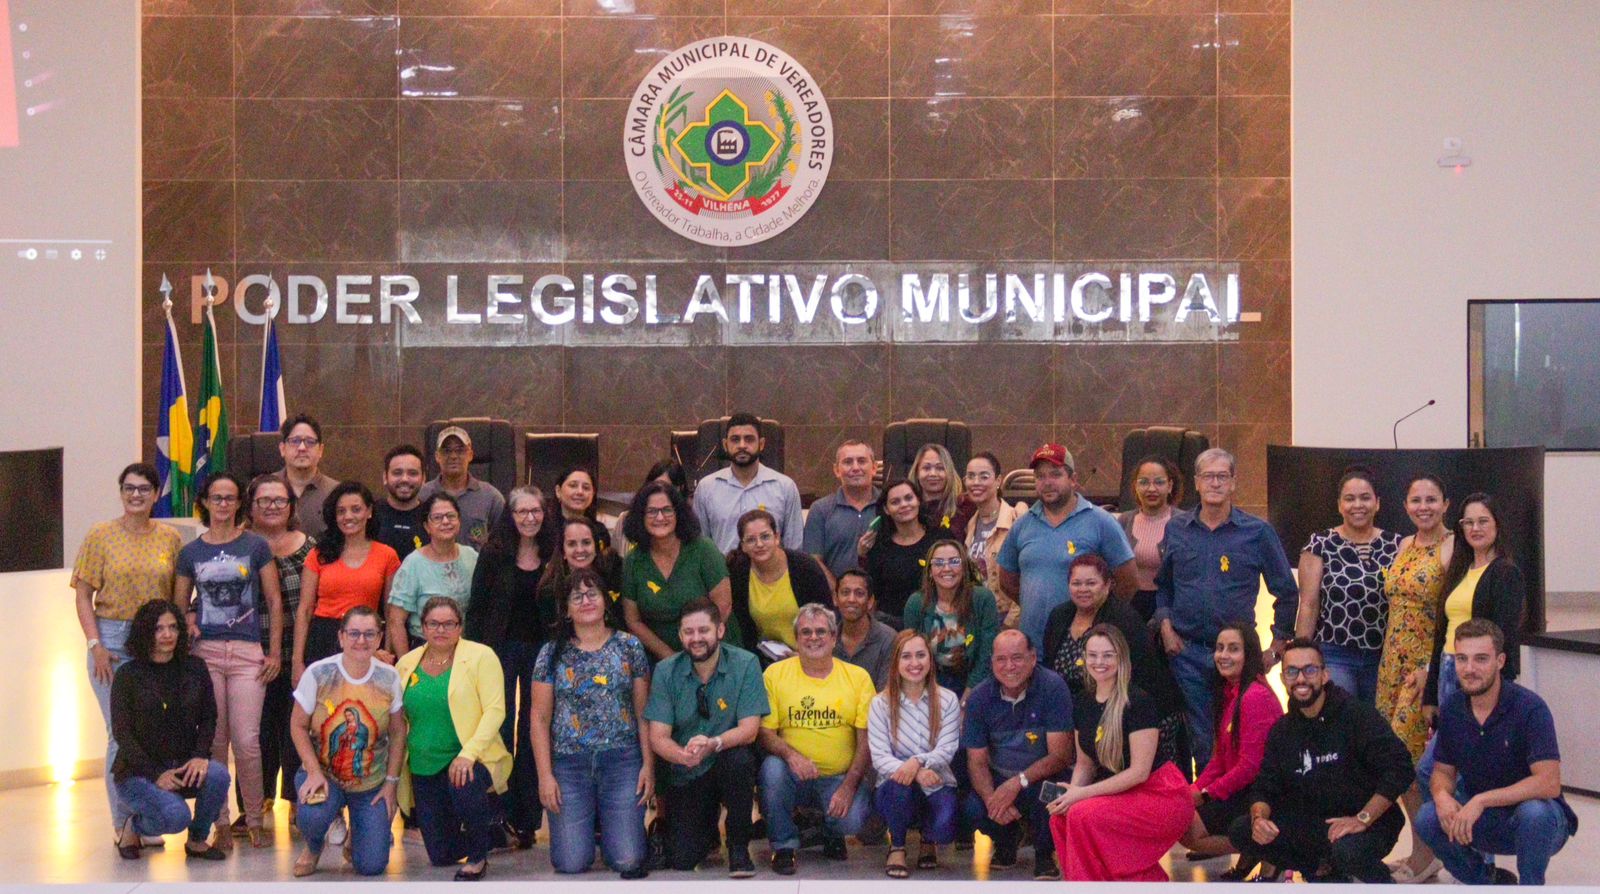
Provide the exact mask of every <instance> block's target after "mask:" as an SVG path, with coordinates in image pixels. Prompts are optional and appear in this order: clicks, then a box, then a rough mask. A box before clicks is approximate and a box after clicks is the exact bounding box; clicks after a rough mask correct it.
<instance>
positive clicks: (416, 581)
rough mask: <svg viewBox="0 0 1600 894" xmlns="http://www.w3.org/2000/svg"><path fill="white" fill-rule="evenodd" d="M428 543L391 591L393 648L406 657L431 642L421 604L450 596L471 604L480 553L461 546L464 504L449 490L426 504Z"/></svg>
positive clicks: (411, 557) (413, 556) (414, 555)
mask: <svg viewBox="0 0 1600 894" xmlns="http://www.w3.org/2000/svg"><path fill="white" fill-rule="evenodd" d="M422 517H423V523H422V527H423V530H425V531H427V532H428V543H427V544H426V545H425V546H423V547H422V548H420V549H418V550H416V551H415V552H413V553H412V554H411V555H409V556H406V560H405V561H404V562H401V563H400V570H399V571H397V572H395V575H394V585H393V586H391V587H390V588H389V607H388V609H387V610H386V613H387V615H388V625H389V649H390V651H392V652H394V654H396V655H402V654H404V653H406V652H409V651H411V650H412V649H413V648H416V647H418V646H421V645H422V644H423V643H424V642H426V641H427V639H426V637H424V636H423V634H422V615H421V613H420V612H419V609H421V608H422V604H423V603H424V602H427V601H428V600H429V599H430V598H432V597H434V596H448V597H450V598H451V599H454V600H455V601H456V605H459V606H461V609H462V611H466V610H467V609H468V607H469V606H470V605H471V603H472V574H473V572H474V571H475V570H477V567H478V551H477V550H475V549H473V548H472V547H470V546H468V545H466V544H465V543H462V542H460V541H459V540H458V539H457V538H459V537H460V536H461V504H460V503H458V502H456V498H455V497H452V496H450V495H449V494H447V493H445V492H444V491H437V492H435V493H434V494H432V495H430V496H429V497H428V498H427V499H424V500H423V501H422Z"/></svg>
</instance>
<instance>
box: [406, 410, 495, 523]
mask: <svg viewBox="0 0 1600 894" xmlns="http://www.w3.org/2000/svg"><path fill="white" fill-rule="evenodd" d="M433 458H434V461H435V462H437V463H438V464H439V477H437V478H435V479H433V480H432V481H429V482H428V483H427V484H424V485H423V486H422V490H421V491H419V492H418V493H417V499H418V500H419V501H421V502H423V503H426V502H428V498H429V497H431V496H433V495H434V493H436V492H438V491H444V492H445V493H447V494H449V495H450V496H452V497H455V498H456V504H457V505H459V506H460V507H461V534H460V535H459V537H458V538H457V539H459V540H460V541H461V542H462V543H463V544H465V545H467V546H470V547H472V548H473V549H483V542H484V541H485V540H487V539H489V528H490V527H492V526H493V525H494V523H495V521H496V520H497V519H499V518H500V513H502V512H504V511H506V498H505V495H504V494H502V493H500V489H499V488H497V487H495V486H494V485H492V484H490V483H489V482H487V481H481V480H479V479H477V478H474V477H473V476H472V471H471V469H472V436H471V435H469V434H467V430H466V429H464V428H462V427H461V426H459V425H451V426H447V427H446V428H445V429H444V430H443V431H441V432H439V438H438V440H436V441H435V442H434V449H433Z"/></svg>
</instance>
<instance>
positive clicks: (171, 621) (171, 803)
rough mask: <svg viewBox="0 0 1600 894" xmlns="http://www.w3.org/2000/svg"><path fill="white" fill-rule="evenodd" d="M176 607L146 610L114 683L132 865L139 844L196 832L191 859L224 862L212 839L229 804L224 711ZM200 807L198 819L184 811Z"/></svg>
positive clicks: (124, 850)
mask: <svg viewBox="0 0 1600 894" xmlns="http://www.w3.org/2000/svg"><path fill="white" fill-rule="evenodd" d="M182 617H183V616H182V612H180V611H179V609H178V607H177V606H176V605H174V604H172V603H171V602H167V601H165V600H156V601H153V602H147V603H145V604H144V605H143V606H141V607H140V609H139V611H138V613H137V614H135V615H134V616H133V625H132V627H131V629H130V630H129V633H128V652H129V654H130V655H131V656H132V659H133V660H131V661H129V662H128V663H127V664H124V665H123V666H122V667H121V668H120V669H119V670H118V671H117V676H116V679H114V680H113V681H112V683H111V733H112V735H113V736H114V737H115V738H116V742H117V759H116V763H115V764H114V765H113V766H112V777H113V778H114V779H115V780H116V786H117V796H118V797H120V798H121V799H122V802H123V803H124V804H126V805H127V807H128V809H129V811H130V812H131V814H132V815H131V816H130V817H129V818H128V822H127V824H126V825H124V826H123V827H122V830H121V837H120V838H118V840H117V853H118V854H121V855H122V858H123V859H125V860H137V859H139V840H140V836H156V835H171V834H174V833H176V832H179V831H182V830H183V829H184V828H187V829H188V830H189V840H188V842H187V843H186V844H185V845H184V853H185V855H186V856H187V857H188V858H189V859H194V860H221V859H223V858H224V856H225V855H224V854H223V852H222V851H221V850H220V849H218V848H216V847H214V846H213V845H211V844H209V843H207V842H206V832H207V831H208V830H209V829H210V828H211V826H212V824H213V823H215V822H216V821H217V816H218V815H219V814H220V813H221V812H222V808H223V807H224V806H225V805H226V804H227V803H228V768H227V767H225V766H223V765H222V764H221V763H219V762H217V761H214V760H212V759H211V740H212V737H213V736H214V735H215V734H216V728H217V703H216V700H215V698H214V697H213V696H212V694H211V674H210V673H209V672H208V671H207V670H206V665H205V662H203V661H201V660H200V659H198V658H195V657H193V656H191V655H190V654H189V632H188V630H187V628H186V627H185V625H184V622H183V620H182ZM185 798H193V799H194V802H195V803H194V812H193V813H192V814H191V813H190V812H189V807H188V805H187V804H185V803H184V799H185Z"/></svg>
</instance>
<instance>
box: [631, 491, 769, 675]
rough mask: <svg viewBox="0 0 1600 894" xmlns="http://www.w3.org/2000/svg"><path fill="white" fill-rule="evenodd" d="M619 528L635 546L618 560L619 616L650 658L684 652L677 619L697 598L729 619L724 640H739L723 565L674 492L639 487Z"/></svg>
mask: <svg viewBox="0 0 1600 894" xmlns="http://www.w3.org/2000/svg"><path fill="white" fill-rule="evenodd" d="M622 530H623V533H624V534H625V535H626V536H627V538H628V540H629V541H630V542H632V543H633V546H634V548H633V550H632V551H631V552H629V553H628V556H627V558H626V559H624V560H623V562H622V616H623V618H624V619H625V620H626V622H627V625H628V627H627V629H628V630H629V631H631V632H632V633H633V635H634V636H636V637H638V638H639V642H641V643H643V644H644V647H645V649H646V651H648V652H649V653H650V657H651V658H652V659H654V660H656V661H660V660H661V659H663V658H666V657H668V656H670V655H672V654H673V653H674V652H677V651H678V650H680V649H682V648H683V644H682V643H680V642H678V621H679V620H680V618H681V617H682V615H683V607H684V606H685V605H688V604H689V603H691V602H693V601H695V600H696V599H699V598H701V597H706V598H709V599H710V600H711V601H712V602H713V603H715V604H716V606H717V611H720V612H722V615H723V617H725V618H728V634H727V638H728V639H730V640H732V641H734V642H743V641H744V634H743V632H742V631H741V628H740V627H739V619H738V618H735V617H733V599H732V596H731V595H730V589H729V584H728V564H727V562H726V561H724V560H723V558H722V553H719V552H717V547H716V544H714V543H712V542H711V541H710V540H709V539H708V538H706V537H702V536H701V535H700V522H699V521H698V520H697V519H696V518H695V515H694V510H693V509H691V508H690V507H689V501H688V500H686V499H684V497H683V494H681V493H679V492H678V489H677V488H675V487H673V486H672V485H670V484H663V483H661V482H652V483H650V484H647V485H645V486H644V487H642V488H640V489H639V492H638V493H636V494H634V495H633V503H632V504H631V505H630V506H629V507H628V518H627V520H626V521H625V522H624V523H623V528H622Z"/></svg>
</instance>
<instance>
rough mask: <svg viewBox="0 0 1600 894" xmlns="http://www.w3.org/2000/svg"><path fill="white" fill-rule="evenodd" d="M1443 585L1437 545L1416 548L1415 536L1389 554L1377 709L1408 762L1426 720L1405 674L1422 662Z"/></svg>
mask: <svg viewBox="0 0 1600 894" xmlns="http://www.w3.org/2000/svg"><path fill="white" fill-rule="evenodd" d="M1443 586H1444V563H1443V562H1441V561H1440V558H1439V544H1438V543H1435V544H1432V545H1429V546H1420V545H1418V544H1417V542H1416V541H1415V540H1413V541H1412V542H1411V544H1410V545H1409V546H1407V547H1406V548H1405V549H1403V550H1401V551H1400V554H1399V555H1397V556H1395V559H1394V564H1392V565H1390V566H1389V570H1388V572H1387V573H1386V574H1385V575H1384V592H1385V594H1386V595H1387V597H1388V599H1389V625H1388V630H1387V632H1386V634H1385V636H1384V648H1383V659H1382V661H1381V663H1379V665H1378V699H1377V705H1378V713H1380V714H1382V715H1383V716H1384V717H1385V718H1387V719H1388V721H1389V725H1390V726H1391V727H1393V729H1394V732H1395V735H1397V736H1399V737H1400V741H1402V742H1404V743H1406V748H1407V749H1409V750H1410V752H1411V759H1412V760H1413V761H1415V760H1417V759H1418V758H1420V757H1422V749H1423V746H1424V745H1426V744H1427V741H1428V723H1427V721H1426V720H1424V719H1423V717H1422V702H1421V700H1420V699H1418V698H1417V697H1416V696H1417V693H1416V691H1415V690H1416V688H1417V687H1414V686H1411V685H1409V683H1408V680H1407V678H1408V677H1410V675H1411V672H1412V671H1414V670H1416V669H1418V668H1425V667H1427V666H1428V659H1429V658H1430V657H1431V655H1432V652H1433V634H1434V627H1435V625H1436V624H1437V623H1438V613H1439V591H1440V588H1441V587H1443Z"/></svg>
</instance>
